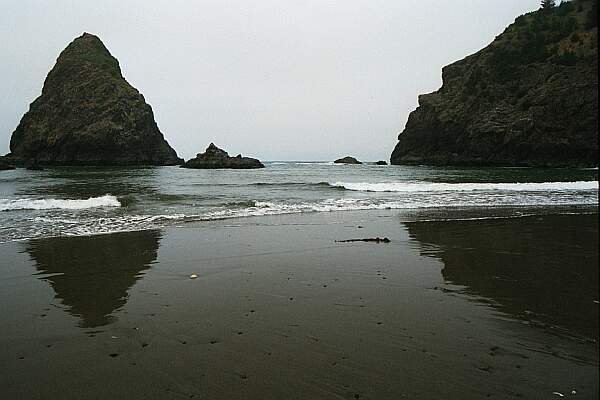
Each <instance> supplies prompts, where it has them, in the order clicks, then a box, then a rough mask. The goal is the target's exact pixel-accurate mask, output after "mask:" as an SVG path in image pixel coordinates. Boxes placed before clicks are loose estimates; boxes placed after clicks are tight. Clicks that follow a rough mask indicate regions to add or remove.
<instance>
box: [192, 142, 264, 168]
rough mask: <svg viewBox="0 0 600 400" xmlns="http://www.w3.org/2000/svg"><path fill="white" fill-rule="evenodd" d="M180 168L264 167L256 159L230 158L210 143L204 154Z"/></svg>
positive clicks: (198, 155)
mask: <svg viewBox="0 0 600 400" xmlns="http://www.w3.org/2000/svg"><path fill="white" fill-rule="evenodd" d="M181 167H182V168H197V169H219V168H229V169H250V168H264V167H265V166H264V165H263V164H262V163H261V162H260V161H259V160H257V159H256V158H250V157H242V155H241V154H238V155H237V156H236V157H230V156H229V154H227V152H226V151H225V150H222V149H220V148H218V147H217V146H215V145H214V144H213V143H211V144H210V145H209V146H208V147H207V148H206V151H205V152H204V153H199V154H197V155H196V158H192V159H191V160H188V161H187V162H185V163H184V164H183V165H181Z"/></svg>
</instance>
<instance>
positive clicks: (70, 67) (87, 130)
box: [8, 33, 183, 165]
mask: <svg viewBox="0 0 600 400" xmlns="http://www.w3.org/2000/svg"><path fill="white" fill-rule="evenodd" d="M10 150H11V154H9V157H8V159H10V160H14V161H17V162H19V163H21V164H22V165H27V164H30V165H175V164H181V163H182V162H183V160H182V159H180V158H179V157H177V153H176V152H175V150H174V149H173V148H172V147H171V146H169V144H168V143H167V141H166V140H165V139H164V137H163V135H162V133H161V132H160V130H159V129H158V126H157V125H156V122H155V121H154V115H153V113H152V108H151V107H150V106H149V105H148V104H147V103H146V101H145V100H144V96H142V94H141V93H140V92H138V91H137V90H136V89H135V88H134V87H132V86H131V85H130V84H129V83H128V82H127V81H126V80H125V78H124V77H123V75H122V74H121V68H120V66H119V62H118V61H117V59H116V58H114V57H113V56H112V55H111V54H110V52H109V51H108V50H107V49H106V47H105V46H104V44H103V43H102V41H101V40H100V39H99V38H98V37H96V36H94V35H91V34H89V33H84V34H83V35H82V36H80V37H78V38H76V39H75V40H73V42H71V43H70V44H69V45H68V46H67V47H66V48H65V49H64V50H63V51H62V52H61V53H60V56H59V57H58V59H57V60H56V64H55V65H54V67H53V68H52V70H51V71H50V72H49V73H48V76H47V77H46V80H45V82H44V87H43V89H42V94H41V95H40V96H39V97H38V98H37V99H35V101H34V102H33V103H31V105H30V107H29V111H27V113H25V115H24V116H23V117H22V118H21V122H20V123H19V125H18V126H17V128H16V130H15V131H14V132H13V134H12V137H11V139H10Z"/></svg>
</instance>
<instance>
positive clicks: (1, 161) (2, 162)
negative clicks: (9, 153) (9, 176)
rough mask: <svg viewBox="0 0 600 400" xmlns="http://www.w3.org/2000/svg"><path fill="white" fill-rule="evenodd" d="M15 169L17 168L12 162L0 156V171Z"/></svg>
mask: <svg viewBox="0 0 600 400" xmlns="http://www.w3.org/2000/svg"><path fill="white" fill-rule="evenodd" d="M9 169H15V166H14V164H13V163H11V161H10V160H9V159H7V158H5V157H3V156H0V171H3V170H9Z"/></svg>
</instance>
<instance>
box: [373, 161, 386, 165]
mask: <svg viewBox="0 0 600 400" xmlns="http://www.w3.org/2000/svg"><path fill="white" fill-rule="evenodd" d="M375 165H388V163H387V162H386V161H377V162H376V163H375Z"/></svg>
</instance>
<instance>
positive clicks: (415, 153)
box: [391, 0, 598, 166]
mask: <svg viewBox="0 0 600 400" xmlns="http://www.w3.org/2000/svg"><path fill="white" fill-rule="evenodd" d="M597 35H598V30H597V1H596V0H575V1H570V2H565V1H563V2H562V3H561V4H560V6H558V7H552V8H549V9H540V10H538V11H535V12H531V13H528V14H525V15H522V16H520V17H518V18H517V19H516V20H515V22H514V23H513V24H512V25H510V26H509V27H508V28H507V29H506V30H505V31H504V32H503V33H502V34H501V35H499V36H498V37H496V39H495V40H494V41H493V42H492V43H491V44H490V45H489V46H487V47H486V48H484V49H482V50H481V51H479V52H477V53H475V54H473V55H471V56H468V57H466V58H465V59H463V60H461V61H458V62H455V63H454V64H451V65H448V66H446V67H444V69H443V70H442V79H443V85H442V87H441V88H440V90H438V91H437V92H434V93H430V94H426V95H421V96H419V107H418V108H417V109H416V110H415V111H413V112H412V113H411V114H410V116H409V118H408V122H407V124H406V128H405V129H404V131H403V132H402V133H401V134H400V135H399V136H398V140H399V142H398V144H397V145H396V148H395V149H394V151H393V153H392V155H391V162H392V164H432V165H507V166H597V165H598V45H597Z"/></svg>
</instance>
